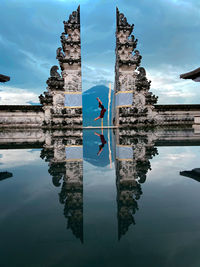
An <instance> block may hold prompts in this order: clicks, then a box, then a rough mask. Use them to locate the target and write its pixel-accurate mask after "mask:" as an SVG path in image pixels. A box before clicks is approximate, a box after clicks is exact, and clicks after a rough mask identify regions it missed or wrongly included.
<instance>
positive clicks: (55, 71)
mask: <svg viewBox="0 0 200 267" xmlns="http://www.w3.org/2000/svg"><path fill="white" fill-rule="evenodd" d="M58 69H59V68H58V66H56V65H54V66H53V67H51V70H50V76H51V77H57V78H60V77H61V76H60V74H59V73H58Z"/></svg>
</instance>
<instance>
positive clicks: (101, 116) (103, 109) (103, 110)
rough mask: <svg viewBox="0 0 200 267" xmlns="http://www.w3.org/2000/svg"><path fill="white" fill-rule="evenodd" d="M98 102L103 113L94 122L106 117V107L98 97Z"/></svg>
mask: <svg viewBox="0 0 200 267" xmlns="http://www.w3.org/2000/svg"><path fill="white" fill-rule="evenodd" d="M97 101H98V102H99V108H101V113H100V116H99V117H97V118H95V119H94V121H96V120H99V119H103V117H104V114H105V112H106V109H105V108H104V106H103V105H102V102H101V100H100V99H99V98H98V97H97Z"/></svg>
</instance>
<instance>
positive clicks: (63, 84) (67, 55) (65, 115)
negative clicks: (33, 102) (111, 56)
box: [40, 6, 82, 127]
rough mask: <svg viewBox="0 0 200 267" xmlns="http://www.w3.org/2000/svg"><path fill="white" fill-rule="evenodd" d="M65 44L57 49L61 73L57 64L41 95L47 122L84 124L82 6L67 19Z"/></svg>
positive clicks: (59, 124) (63, 39) (52, 123)
mask: <svg viewBox="0 0 200 267" xmlns="http://www.w3.org/2000/svg"><path fill="white" fill-rule="evenodd" d="M63 23H64V32H63V33H62V34H61V36H60V39H61V44H62V47H59V48H58V49H57V51H56V53H57V56H56V58H57V59H58V61H59V65H60V68H61V71H62V72H61V74H62V77H61V76H60V74H59V73H58V72H57V71H58V69H59V68H58V67H57V66H53V67H52V68H51V71H50V78H49V79H48V80H47V85H48V87H47V90H48V92H44V96H43V95H40V103H41V104H42V105H43V109H44V112H45V121H44V125H51V126H61V127H62V126H69V127H71V126H72V127H82V86H81V39H80V6H79V7H78V9H77V11H73V12H72V14H71V15H70V16H69V19H68V21H64V22H63Z"/></svg>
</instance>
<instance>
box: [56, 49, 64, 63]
mask: <svg viewBox="0 0 200 267" xmlns="http://www.w3.org/2000/svg"><path fill="white" fill-rule="evenodd" d="M56 58H57V59H58V60H59V61H61V60H62V59H64V58H65V55H64V54H63V52H62V47H58V48H57V50H56Z"/></svg>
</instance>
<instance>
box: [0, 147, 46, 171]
mask: <svg viewBox="0 0 200 267" xmlns="http://www.w3.org/2000/svg"><path fill="white" fill-rule="evenodd" d="M1 155H2V157H1V160H0V164H1V165H0V166H1V168H5V169H7V168H13V167H18V166H24V165H29V164H30V163H31V162H33V161H36V160H38V161H41V159H40V151H32V150H29V149H12V150H11V149H9V150H1Z"/></svg>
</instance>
